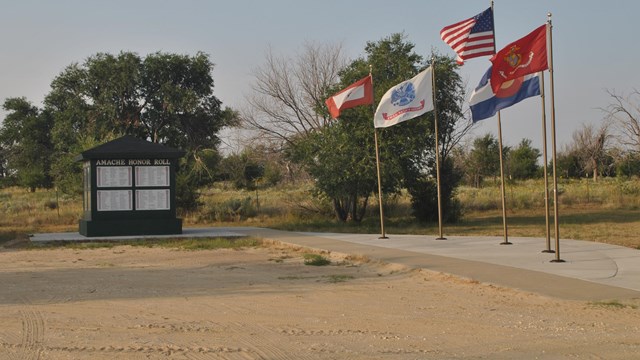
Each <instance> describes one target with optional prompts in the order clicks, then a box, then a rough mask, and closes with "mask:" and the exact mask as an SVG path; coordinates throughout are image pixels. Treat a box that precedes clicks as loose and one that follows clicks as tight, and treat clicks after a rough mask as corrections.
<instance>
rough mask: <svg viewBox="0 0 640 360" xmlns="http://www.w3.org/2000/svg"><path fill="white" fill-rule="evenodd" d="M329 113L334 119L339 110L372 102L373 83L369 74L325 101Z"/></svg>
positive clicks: (338, 114)
mask: <svg viewBox="0 0 640 360" xmlns="http://www.w3.org/2000/svg"><path fill="white" fill-rule="evenodd" d="M325 104H327V107H328V108H329V113H330V114H331V117H333V118H334V119H336V118H338V116H340V111H342V110H344V109H349V108H352V107H354V106H358V105H367V104H373V83H372V81H371V75H369V76H367V77H366V78H364V79H361V80H358V81H356V82H355V83H353V84H351V85H349V86H348V87H347V88H345V89H343V90H342V91H340V92H339V93H337V94H335V95H333V96H332V97H330V98H328V99H327V100H326V101H325Z"/></svg>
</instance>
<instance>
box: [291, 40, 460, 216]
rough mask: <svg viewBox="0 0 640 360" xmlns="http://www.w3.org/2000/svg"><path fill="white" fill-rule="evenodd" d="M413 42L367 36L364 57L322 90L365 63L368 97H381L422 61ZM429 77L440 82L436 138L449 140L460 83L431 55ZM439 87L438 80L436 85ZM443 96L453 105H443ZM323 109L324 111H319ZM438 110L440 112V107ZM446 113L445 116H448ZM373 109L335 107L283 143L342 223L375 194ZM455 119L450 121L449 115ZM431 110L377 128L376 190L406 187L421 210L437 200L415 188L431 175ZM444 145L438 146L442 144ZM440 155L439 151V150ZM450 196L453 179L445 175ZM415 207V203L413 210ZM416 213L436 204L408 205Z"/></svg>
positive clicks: (360, 71)
mask: <svg viewBox="0 0 640 360" xmlns="http://www.w3.org/2000/svg"><path fill="white" fill-rule="evenodd" d="M413 49H414V45H413V44H411V43H409V42H406V41H405V39H404V35H402V34H393V35H391V36H389V37H387V38H384V39H382V40H380V41H378V42H368V43H367V45H366V47H365V52H366V58H359V59H356V60H355V61H353V62H352V63H351V64H349V65H348V66H347V67H346V68H345V69H344V70H342V71H341V72H340V79H341V82H340V84H338V85H336V86H335V87H334V88H331V89H328V91H327V96H328V95H329V94H332V93H334V92H336V91H338V90H340V89H342V88H344V87H346V86H348V85H349V84H352V83H353V82H355V81H357V80H358V79H361V78H363V77H364V76H366V75H367V73H368V72H369V64H371V69H372V76H373V82H374V92H375V96H374V98H375V99H380V98H381V97H382V95H383V94H384V93H385V92H386V91H387V89H389V88H390V87H392V86H394V85H397V84H398V83H400V82H402V81H405V80H407V79H409V78H411V77H413V76H415V75H416V74H417V73H418V72H419V71H420V70H422V69H424V68H425V67H426V65H427V64H425V63H423V59H422V57H421V56H420V55H418V54H416V53H415V52H414V50H413ZM435 64H436V65H435V66H436V72H440V71H442V74H443V76H442V77H440V79H439V78H438V77H436V80H437V81H439V82H442V84H441V87H442V89H444V90H442V91H443V93H442V94H440V93H438V95H437V96H438V98H439V101H442V102H443V103H446V104H447V105H443V106H442V108H441V110H440V109H439V115H440V114H442V117H441V120H440V121H441V123H442V128H443V129H444V132H445V134H443V135H441V140H442V143H452V142H453V140H451V139H453V138H454V137H452V136H450V135H451V131H452V129H453V128H454V126H449V125H453V124H454V122H455V121H457V120H459V119H460V118H461V116H460V115H461V111H460V109H459V108H457V107H456V106H458V105H459V104H460V101H461V100H460V99H461V97H460V95H459V94H450V92H451V91H454V92H455V91H458V90H459V89H460V88H461V85H460V83H459V79H460V78H459V77H457V74H455V75H453V74H452V72H453V70H454V69H455V67H454V66H453V65H452V64H453V63H452V61H451V59H447V58H444V57H438V58H437V59H436V62H435ZM436 86H438V85H436ZM450 101H453V102H455V104H450ZM323 111H325V113H326V110H325V109H323ZM440 111H441V113H440ZM447 115H451V116H447ZM372 117H373V110H372V107H366V106H361V107H356V108H353V109H348V110H345V111H344V112H342V113H341V116H340V119H339V120H337V121H335V122H333V123H331V124H330V125H328V126H325V127H323V128H321V129H318V130H317V131H315V132H313V133H311V134H310V135H307V136H298V137H296V138H295V140H296V141H293V142H292V143H293V146H291V147H290V148H289V155H290V156H291V158H292V159H294V160H295V161H297V162H298V163H302V164H304V166H305V169H306V170H307V171H308V172H309V174H310V175H311V176H312V177H313V178H314V179H315V181H316V183H315V185H316V190H317V192H318V195H319V196H325V197H327V198H329V199H330V200H331V202H332V203H333V205H334V211H335V214H336V217H337V218H338V219H340V220H342V221H347V220H352V221H356V222H357V221H361V220H362V218H363V216H364V215H365V213H366V208H367V205H368V203H369V200H370V197H371V196H372V195H373V194H375V193H376V192H377V178H376V163H375V147H374V128H373V124H372ZM454 118H455V120H454ZM433 119H434V117H433V113H428V114H425V115H422V116H420V117H418V118H415V119H412V120H410V121H407V122H403V123H402V124H400V125H397V126H392V127H389V128H384V129H380V130H379V131H378V139H379V149H380V159H381V167H382V169H381V176H382V188H383V192H384V193H385V194H391V193H396V192H398V191H399V190H400V189H401V188H403V187H406V188H408V189H409V191H410V192H411V193H412V196H415V199H414V201H415V202H416V204H419V205H418V207H420V208H421V210H424V209H427V208H429V207H431V205H434V204H436V201H437V197H436V196H434V195H433V194H432V193H428V192H427V193H424V192H422V190H421V189H422V188H423V186H424V185H425V184H426V183H427V182H429V181H432V180H431V179H433V178H434V177H435V162H434V161H435V147H434V143H435V139H434V123H433ZM445 148H446V149H450V147H448V146H447V147H443V149H445ZM444 153H446V152H444ZM451 180H452V182H451V183H450V186H451V188H450V191H449V192H448V196H449V198H450V197H451V194H452V193H453V188H454V187H455V184H456V182H455V181H453V180H454V178H453V177H452V178H451ZM414 210H415V209H414ZM415 214H416V216H419V217H421V218H423V219H432V218H433V214H437V207H435V206H433V207H431V208H430V209H429V210H428V211H422V212H418V211H415Z"/></svg>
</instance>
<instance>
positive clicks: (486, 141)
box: [467, 134, 508, 187]
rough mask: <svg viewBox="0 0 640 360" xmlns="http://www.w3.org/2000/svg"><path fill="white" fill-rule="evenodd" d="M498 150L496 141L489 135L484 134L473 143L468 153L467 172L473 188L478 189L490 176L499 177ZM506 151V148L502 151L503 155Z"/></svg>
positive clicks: (498, 146)
mask: <svg viewBox="0 0 640 360" xmlns="http://www.w3.org/2000/svg"><path fill="white" fill-rule="evenodd" d="M498 149H500V145H499V144H498V139H497V138H496V137H495V136H493V135H491V134H486V135H484V136H482V137H479V138H476V139H475V140H474V141H473V146H472V148H471V151H470V152H469V157H468V162H467V171H468V173H469V175H470V177H471V178H472V179H473V185H474V186H475V187H480V186H481V185H482V180H483V179H484V178H485V177H487V176H492V177H493V178H494V179H495V178H496V177H498V176H500V153H499V152H498V151H499V150H498ZM507 150H508V149H506V148H505V149H503V155H505V154H506V152H507Z"/></svg>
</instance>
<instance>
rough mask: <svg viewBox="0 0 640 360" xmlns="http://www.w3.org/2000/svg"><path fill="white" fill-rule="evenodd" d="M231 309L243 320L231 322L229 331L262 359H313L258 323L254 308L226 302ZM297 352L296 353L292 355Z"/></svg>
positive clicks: (278, 334)
mask: <svg viewBox="0 0 640 360" xmlns="http://www.w3.org/2000/svg"><path fill="white" fill-rule="evenodd" d="M224 306H225V307H226V308H227V309H229V311H231V312H233V313H235V314H237V315H238V317H239V318H240V319H241V320H242V322H231V323H229V327H230V329H229V331H230V333H231V334H232V336H233V338H234V339H235V340H237V341H239V342H240V344H241V346H242V347H245V348H248V349H250V350H251V352H253V353H255V354H256V355H257V356H258V358H260V359H282V360H288V359H290V360H304V359H309V360H311V359H313V358H314V357H311V356H309V355H301V354H303V353H305V352H303V351H300V349H298V348H295V347H293V346H292V343H291V342H289V341H283V338H282V334H281V333H280V332H277V331H275V330H273V329H271V328H269V327H267V326H263V325H261V324H257V323H256V321H255V318H254V317H253V316H252V315H251V314H252V311H253V310H250V309H243V308H241V307H239V306H231V305H228V304H224ZM291 354H296V355H291Z"/></svg>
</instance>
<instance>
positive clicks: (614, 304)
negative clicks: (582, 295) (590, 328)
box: [591, 300, 638, 309]
mask: <svg viewBox="0 0 640 360" xmlns="http://www.w3.org/2000/svg"><path fill="white" fill-rule="evenodd" d="M591 304H592V305H594V306H599V307H606V308H613V309H625V308H629V309H637V308H638V306H637V305H634V304H624V303H621V302H620V301H618V300H610V301H595V302H592V303H591Z"/></svg>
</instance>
